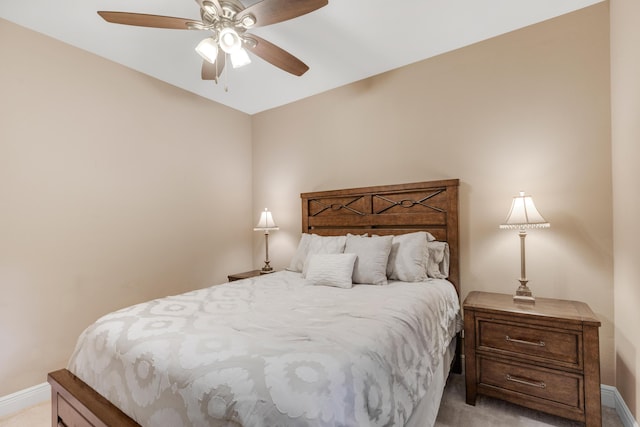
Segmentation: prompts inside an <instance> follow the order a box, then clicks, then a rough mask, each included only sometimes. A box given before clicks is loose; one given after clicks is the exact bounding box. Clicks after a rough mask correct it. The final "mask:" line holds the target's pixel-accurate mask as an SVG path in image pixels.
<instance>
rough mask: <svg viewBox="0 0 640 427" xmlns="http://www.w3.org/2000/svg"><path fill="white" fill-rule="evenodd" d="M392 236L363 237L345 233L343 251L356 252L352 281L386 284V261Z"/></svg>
mask: <svg viewBox="0 0 640 427" xmlns="http://www.w3.org/2000/svg"><path fill="white" fill-rule="evenodd" d="M392 240H393V236H372V237H363V236H355V235H353V234H349V235H347V242H346V244H345V247H344V252H345V254H346V253H349V254H356V255H357V256H358V257H357V258H356V263H355V266H354V268H353V283H362V284H369V285H386V284H387V261H388V260H389V252H391V242H392Z"/></svg>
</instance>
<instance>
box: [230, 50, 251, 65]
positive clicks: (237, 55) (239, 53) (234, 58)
mask: <svg viewBox="0 0 640 427" xmlns="http://www.w3.org/2000/svg"><path fill="white" fill-rule="evenodd" d="M229 56H231V65H232V66H233V68H240V67H244V66H245V65H249V64H251V58H249V54H248V53H247V51H246V50H244V49H242V48H240V49H238V50H235V51H233V52H231V53H230V54H229Z"/></svg>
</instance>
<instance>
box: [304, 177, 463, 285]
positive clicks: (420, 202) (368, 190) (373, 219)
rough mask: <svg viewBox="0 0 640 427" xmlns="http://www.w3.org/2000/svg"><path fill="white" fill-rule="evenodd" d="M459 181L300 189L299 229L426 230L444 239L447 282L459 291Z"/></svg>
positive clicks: (322, 231) (356, 231)
mask: <svg viewBox="0 0 640 427" xmlns="http://www.w3.org/2000/svg"><path fill="white" fill-rule="evenodd" d="M458 185H459V180H457V179H449V180H443V181H429V182H416V183H412V184H398V185H383V186H377V187H364V188H352V189H346V190H332V191H318V192H313V193H302V194H300V197H301V198H302V232H303V233H314V234H319V235H323V236H332V235H334V236H335V235H343V234H347V233H353V234H362V233H369V234H377V235H389V234H404V233H411V232H414V231H428V232H429V233H431V234H433V235H434V237H435V238H436V239H437V240H441V241H444V242H447V243H449V252H450V261H449V264H450V265H449V281H450V282H451V283H453V285H454V286H455V287H456V291H457V292H458V295H460V263H459V245H458Z"/></svg>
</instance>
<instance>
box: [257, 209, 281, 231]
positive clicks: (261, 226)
mask: <svg viewBox="0 0 640 427" xmlns="http://www.w3.org/2000/svg"><path fill="white" fill-rule="evenodd" d="M277 229H278V226H277V225H276V223H275V222H274V221H273V216H272V215H271V212H269V210H267V208H265V209H264V211H263V212H262V213H261V214H260V219H259V220H258V224H256V226H255V228H254V229H253V231H259V230H277Z"/></svg>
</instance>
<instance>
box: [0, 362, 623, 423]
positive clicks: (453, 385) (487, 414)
mask: <svg viewBox="0 0 640 427" xmlns="http://www.w3.org/2000/svg"><path fill="white" fill-rule="evenodd" d="M602 409H603V411H602V427H623V425H622V422H621V421H620V418H618V415H617V414H616V411H615V409H612V408H604V407H603V408H602ZM49 426H51V408H50V403H49V402H45V403H41V404H39V405H36V406H34V407H32V408H29V409H25V410H24V411H22V412H19V413H18V414H16V415H14V416H12V417H10V418H7V419H3V420H0V427H49ZM466 426H472V427H545V426H552V427H574V426H575V427H578V426H582V424H580V423H575V422H571V421H568V420H565V419H562V418H558V417H554V416H552V415H545V414H542V413H540V412H536V411H531V410H528V409H525V408H522V407H520V406H516V405H512V404H510V403H507V402H502V401H500V400H497V399H492V398H489V397H484V396H480V397H478V401H477V402H476V406H469V405H467V404H466V403H465V391H464V376H463V375H455V374H451V375H450V376H449V380H448V382H447V386H446V388H445V390H444V395H443V397H442V404H441V405H440V412H439V413H438V419H437V420H436V427H466Z"/></svg>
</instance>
